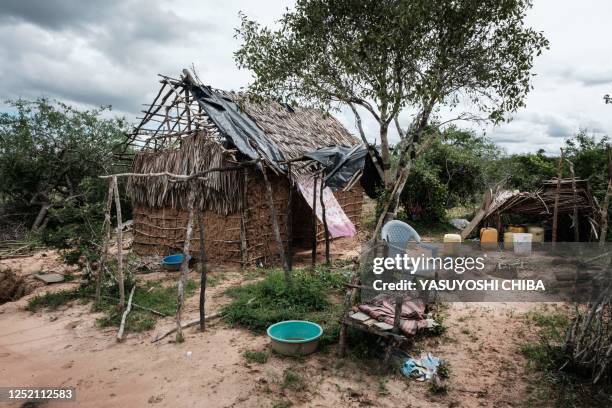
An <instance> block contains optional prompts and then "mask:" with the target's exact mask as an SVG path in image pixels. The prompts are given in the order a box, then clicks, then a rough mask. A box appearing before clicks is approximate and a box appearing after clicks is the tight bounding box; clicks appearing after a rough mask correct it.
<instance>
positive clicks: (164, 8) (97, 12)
mask: <svg viewBox="0 0 612 408" xmlns="http://www.w3.org/2000/svg"><path fill="white" fill-rule="evenodd" d="M534 3H535V4H534V8H533V9H532V10H531V12H530V13H529V15H528V22H529V24H530V25H532V26H533V27H534V28H535V29H537V30H542V31H544V32H545V34H546V36H547V38H548V39H549V40H550V42H551V48H550V50H549V51H548V52H546V53H545V54H544V55H543V56H542V57H540V58H539V59H538V60H537V63H536V67H535V73H536V74H537V76H536V78H535V80H534V83H533V85H534V87H535V89H534V90H533V91H532V93H531V94H530V95H529V97H528V100H527V107H526V108H525V109H523V110H521V111H520V112H518V113H517V114H516V115H515V116H514V120H513V121H512V122H510V123H508V124H504V125H501V126H498V127H487V128H485V129H478V131H486V133H487V135H488V136H490V137H491V138H493V139H494V140H495V141H496V142H498V143H499V144H500V145H501V146H502V147H504V148H505V149H506V150H507V151H508V152H510V153H513V152H525V151H536V150H538V149H541V148H542V149H545V150H546V151H548V152H551V153H552V152H556V151H557V150H558V147H559V146H560V145H561V144H562V143H563V140H564V139H565V138H566V137H568V136H570V135H572V134H573V133H575V132H576V131H577V130H578V129H580V128H583V129H587V130H588V131H590V132H592V133H594V134H597V135H603V134H612V106H610V105H608V106H606V105H605V104H604V103H603V95H604V94H606V93H612V53H611V52H610V51H611V49H610V46H609V43H610V35H609V33H608V27H609V18H610V16H611V15H612V2H610V1H609V0H584V1H582V2H569V1H561V2H560V1H555V0H534ZM291 4H292V1H290V0H277V1H249V0H223V1H217V0H215V1H212V0H205V1H202V0H170V1H169V0H107V1H104V2H102V1H95V2H94V1H89V2H86V1H80V0H2V1H0V38H1V40H0V78H2V80H1V81H0V99H1V100H6V99H14V98H17V97H24V98H37V97H39V96H46V97H51V98H56V99H59V100H63V101H66V102H69V103H72V104H74V105H77V106H82V107H87V106H92V105H107V104H110V105H112V106H113V109H114V111H115V112H116V113H119V114H124V115H126V116H128V117H129V118H134V117H135V116H136V115H137V114H138V112H139V110H140V109H142V104H143V103H146V102H149V101H150V100H151V98H152V97H153V96H154V94H155V93H156V91H157V88H158V83H157V80H158V78H157V77H156V74H158V73H164V74H168V75H178V74H179V72H180V70H181V69H182V68H183V67H190V66H192V64H193V65H194V66H195V67H196V69H197V72H198V74H199V77H200V78H201V79H202V80H203V81H204V82H205V83H207V84H210V85H212V86H214V87H217V88H222V89H228V90H229V89H234V90H237V89H240V88H241V87H244V86H245V85H247V84H248V82H249V80H250V74H249V73H248V72H246V71H239V70H238V69H237V68H236V66H235V64H234V61H233V52H234V51H235V50H236V48H237V47H238V42H237V40H236V39H235V38H234V29H235V27H237V26H238V24H239V18H238V12H239V11H243V12H244V13H246V14H247V15H248V16H249V17H251V18H253V19H256V20H258V21H260V22H261V23H263V24H273V23H274V21H275V20H276V19H278V17H279V16H280V15H281V14H282V13H283V12H284V10H285V9H286V8H287V7H291ZM3 108H4V109H5V107H3V106H1V105H0V109H3ZM337 116H338V117H339V119H340V120H341V121H342V122H343V123H344V124H345V125H346V126H347V127H348V128H349V129H350V130H352V131H353V130H354V129H355V126H354V121H353V119H352V117H351V115H350V114H348V112H340V113H339V114H338V115H337ZM368 125H369V126H368V128H369V129H371V130H372V134H374V133H375V132H374V126H373V124H372V123H369V124H368Z"/></svg>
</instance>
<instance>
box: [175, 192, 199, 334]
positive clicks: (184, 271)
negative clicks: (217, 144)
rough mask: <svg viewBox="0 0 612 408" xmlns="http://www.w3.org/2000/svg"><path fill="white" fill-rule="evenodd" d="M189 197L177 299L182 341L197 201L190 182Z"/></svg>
mask: <svg viewBox="0 0 612 408" xmlns="http://www.w3.org/2000/svg"><path fill="white" fill-rule="evenodd" d="M189 184H190V185H189V198H188V199H187V211H188V212H189V218H188V219H187V231H186V232H185V242H183V262H181V276H180V278H179V281H178V296H177V299H176V342H177V343H182V342H183V341H184V340H185V338H184V337H183V330H182V328H181V315H182V313H183V303H184V300H185V286H186V285H187V275H188V274H189V249H190V247H191V236H192V234H193V202H194V201H195V190H194V188H193V187H194V186H193V185H192V183H189Z"/></svg>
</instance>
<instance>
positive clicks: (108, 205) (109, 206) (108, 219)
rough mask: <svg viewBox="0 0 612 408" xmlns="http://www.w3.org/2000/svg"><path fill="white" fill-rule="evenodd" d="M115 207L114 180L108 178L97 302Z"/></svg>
mask: <svg viewBox="0 0 612 408" xmlns="http://www.w3.org/2000/svg"><path fill="white" fill-rule="evenodd" d="M112 208H113V180H112V179H110V180H108V196H107V199H106V210H105V211H104V228H105V234H104V243H103V244H102V254H101V255H100V265H98V273H97V275H96V299H95V302H96V304H100V293H101V291H102V274H103V271H104V265H105V264H106V258H107V256H108V243H109V242H110V239H111V216H110V213H111V210H112Z"/></svg>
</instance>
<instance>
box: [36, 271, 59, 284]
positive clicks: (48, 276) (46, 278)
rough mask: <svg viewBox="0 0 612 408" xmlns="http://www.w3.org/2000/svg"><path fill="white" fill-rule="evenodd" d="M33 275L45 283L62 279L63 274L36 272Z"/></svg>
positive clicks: (57, 281)
mask: <svg viewBox="0 0 612 408" xmlns="http://www.w3.org/2000/svg"><path fill="white" fill-rule="evenodd" d="M34 277H35V278H36V279H38V280H41V281H43V282H45V283H46V284H47V285H49V284H51V283H59V282H63V281H64V275H60V274H59V273H37V274H36V275H34Z"/></svg>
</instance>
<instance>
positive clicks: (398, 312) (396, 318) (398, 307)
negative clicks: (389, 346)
mask: <svg viewBox="0 0 612 408" xmlns="http://www.w3.org/2000/svg"><path fill="white" fill-rule="evenodd" d="M403 302H404V299H403V298H402V297H401V296H396V297H395V313H394V315H393V333H395V334H397V333H399V332H400V323H401V320H402V303H403Z"/></svg>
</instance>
